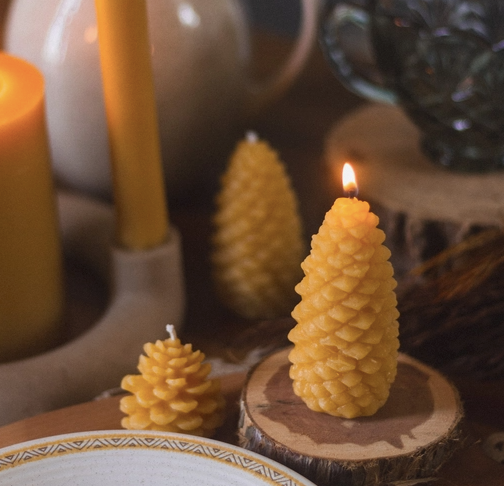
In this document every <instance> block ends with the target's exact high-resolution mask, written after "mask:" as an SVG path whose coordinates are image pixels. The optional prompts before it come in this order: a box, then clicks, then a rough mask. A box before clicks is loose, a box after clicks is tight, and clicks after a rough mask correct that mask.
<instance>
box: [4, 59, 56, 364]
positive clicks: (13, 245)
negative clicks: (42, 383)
mask: <svg viewBox="0 0 504 486" xmlns="http://www.w3.org/2000/svg"><path fill="white" fill-rule="evenodd" d="M53 189H54V188H53V180H52V174H51V165H50V159H49V149H48V142H47V133H46V125H45V112H44V79H43V77H42V74H41V73H40V72H39V71H38V70H37V69H36V68H35V67H34V66H32V65H30V64H28V63H26V62H25V61H22V60H21V59H17V58H14V57H12V56H9V55H7V54H5V53H0V235H1V236H0V360H1V361H7V360H10V359H15V358H20V357H23V356H26V355H28V354H32V353H35V352H37V351H40V350H43V349H44V348H46V347H47V346H48V345H49V344H50V343H51V342H52V341H53V340H54V338H55V334H56V330H57V326H58V324H59V321H60V316H61V311H62V307H63V285H62V261H61V248H60V241H59V234H58V231H59V230H58V221H57V213H56V201H55V196H54V191H53Z"/></svg>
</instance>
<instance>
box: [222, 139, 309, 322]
mask: <svg viewBox="0 0 504 486" xmlns="http://www.w3.org/2000/svg"><path fill="white" fill-rule="evenodd" d="M216 203H217V210H216V214H215V217H214V223H215V233H214V235H213V251H212V267H213V277H214V281H215V285H216V289H217V292H218V295H219V297H220V298H221V300H222V302H223V303H224V304H225V305H227V306H228V307H229V308H230V309H232V310H233V311H234V312H236V313H237V314H238V315H240V316H242V317H245V318H248V319H268V318H274V317H280V316H288V315H289V314H290V312H291V311H292V308H293V307H294V305H295V304H296V302H297V301H298V300H299V298H298V296H297V295H296V293H295V291H294V287H295V285H296V284H297V283H298V282H299V281H300V280H301V278H302V276H303V275H302V271H301V267H300V264H301V261H302V260H303V257H304V250H305V246H304V244H303V240H302V231H301V222H300V217H299V215H298V208H297V200H296V197H295V194H294V191H293V189H292V187H291V183H290V180H289V178H288V176H287V173H286V170H285V167H284V165H283V164H282V162H281V161H280V159H279V157H278V154H277V153H276V152H275V151H274V150H273V149H272V148H271V147H270V146H269V145H268V144H267V143H266V142H264V141H260V140H258V138H257V135H256V134H255V133H252V132H250V133H248V134H247V138H246V139H245V140H243V141H241V142H240V143H239V144H238V146H237V148H236V150H235V151H234V153H233V155H232V157H231V160H230V163H229V166H228V168H227V170H226V172H225V174H224V175H223V177H222V188H221V190H220V192H219V194H218V195H217V199H216Z"/></svg>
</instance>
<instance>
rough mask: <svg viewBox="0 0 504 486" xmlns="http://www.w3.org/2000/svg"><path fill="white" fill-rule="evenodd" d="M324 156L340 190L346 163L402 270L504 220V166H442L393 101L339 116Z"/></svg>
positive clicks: (397, 270) (370, 105) (365, 106)
mask: <svg viewBox="0 0 504 486" xmlns="http://www.w3.org/2000/svg"><path fill="white" fill-rule="evenodd" d="M325 158H326V160H327V162H328V164H329V166H330V168H331V172H332V174H333V179H334V187H335V190H336V191H337V193H338V194H341V190H340V187H341V170H342V166H343V163H344V162H351V163H352V165H353V167H354V169H355V171H356V173H357V180H358V184H359V198H360V199H365V200H367V201H369V202H370V204H371V209H372V210H373V211H374V212H375V213H376V214H377V215H378V216H379V217H380V227H381V228H382V229H383V230H384V231H385V233H386V234H387V242H386V244H387V246H388V247H389V248H390V250H391V251H392V256H393V259H394V260H393V264H394V268H395V270H396V274H398V275H401V274H403V273H405V272H407V271H408V270H410V269H411V268H413V267H414V266H416V265H418V264H419V263H422V262H424V261H425V260H427V259H428V258H430V257H432V256H434V255H435V254H437V253H438V252H439V251H441V250H443V249H445V248H446V247H448V246H450V245H453V244H456V243H459V242H460V241H462V240H463V239H464V238H465V237H466V236H467V235H469V234H471V233H473V232H474V231H475V230H478V229H481V228H486V227H502V226H503V224H504V171H493V172H489V173H484V174H478V173H463V172H456V171H450V170H447V169H444V168H443V167H441V166H439V165H436V164H434V163H432V162H431V161H430V160H429V159H428V158H427V157H426V156H425V155H424V154H423V153H422V151H421V148H420V132H419V130H418V129H417V128H416V126H415V125H414V124H413V123H412V122H411V121H410V120H409V119H408V118H407V116H406V115H405V114H404V113H403V112H402V110H400V109H399V108H397V107H394V106H390V105H381V104H368V105H364V106H363V107H362V108H359V109H358V110H356V111H354V112H352V113H351V114H350V115H348V116H347V117H346V118H345V119H343V120H341V121H340V122H339V123H337V124H336V125H335V126H334V127H333V128H332V130H331V131H330V132H329V134H328V136H327V139H326V146H325Z"/></svg>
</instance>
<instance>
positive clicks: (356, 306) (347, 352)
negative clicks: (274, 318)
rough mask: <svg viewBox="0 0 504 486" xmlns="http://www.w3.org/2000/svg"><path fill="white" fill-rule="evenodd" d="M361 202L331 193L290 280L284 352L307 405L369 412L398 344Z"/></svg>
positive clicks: (376, 232)
mask: <svg viewBox="0 0 504 486" xmlns="http://www.w3.org/2000/svg"><path fill="white" fill-rule="evenodd" d="M377 224H378V217H377V216H376V215H374V214H373V213H371V212H370V211H369V204H368V203H366V202H364V201H359V200H357V199H355V198H339V199H337V200H336V202H335V203H334V205H333V207H332V208H331V210H330V211H329V212H328V213H327V214H326V217H325V219H324V222H323V223H322V226H321V227H320V230H319V233H318V234H316V235H314V236H313V239H312V250H311V253H310V255H308V257H307V258H306V259H305V260H304V262H303V263H302V268H303V270H304V272H305V277H304V278H303V280H302V281H301V282H300V283H299V284H298V285H297V286H296V291H297V292H298V293H299V294H300V295H301V302H300V303H299V304H298V305H297V306H296V307H295V308H294V310H293V312H292V316H293V317H294V319H295V320H296V322H297V324H296V326H295V327H294V328H293V329H292V330H291V331H290V333H289V336H288V337H289V340H290V341H292V342H293V343H294V348H293V349H292V351H291V352H290V354H289V360H290V362H291V363H292V365H291V367H290V372H289V374H290V377H291V378H292V380H293V388H294V393H295V394H296V395H298V396H299V397H301V398H302V399H303V401H304V402H305V403H306V405H307V406H308V407H309V408H310V409H311V410H314V411H317V412H325V413H328V414H330V415H335V416H339V417H345V418H354V417H358V416H368V415H373V414H374V413H375V412H376V411H377V410H378V409H379V408H380V407H381V406H382V405H384V403H385V402H386V400H387V398H388V395H389V390H390V385H391V384H392V383H393V381H394V379H395V376H396V370H397V355H398V348H399V340H398V327H399V325H398V321H397V318H398V317H399V312H398V311H397V308H396V306H397V300H396V297H395V293H394V288H395V287H396V281H395V279H394V278H393V268H392V265H391V263H390V262H389V261H388V259H389V257H390V251H389V250H388V249H387V248H386V247H385V246H383V245H382V243H383V241H384V239H385V234H384V233H383V231H382V230H380V229H378V228H377V227H376V226H377Z"/></svg>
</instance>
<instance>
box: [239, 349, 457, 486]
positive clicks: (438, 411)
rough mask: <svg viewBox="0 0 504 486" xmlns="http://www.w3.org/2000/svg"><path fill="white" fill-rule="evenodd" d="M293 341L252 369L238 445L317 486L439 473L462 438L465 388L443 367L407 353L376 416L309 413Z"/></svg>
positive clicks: (357, 484) (374, 482)
mask: <svg viewBox="0 0 504 486" xmlns="http://www.w3.org/2000/svg"><path fill="white" fill-rule="evenodd" d="M290 349H291V348H290V347H289V348H286V349H283V350H281V351H279V352H276V353H274V354H272V355H270V356H268V357H267V358H265V359H264V360H263V361H261V362H260V363H259V364H258V365H257V366H256V367H254V368H253V369H252V370H251V371H250V373H249V375H248V377H247V380H246V383H245V386H244V389H243V392H242V397H241V400H240V422H239V424H240V425H239V443H240V445H241V446H242V447H245V448H246V449H249V450H252V451H255V452H258V453H259V454H262V455H264V456H267V457H269V458H271V459H273V460H276V461H278V462H280V463H282V464H284V465H286V466H287V467H290V468H291V469H293V470H295V471H297V472H299V473H300V474H302V475H304V476H305V477H307V478H308V479H310V480H311V481H313V482H314V483H315V484H317V485H318V486H329V485H332V486H368V485H369V486H370V485H373V486H376V485H378V484H392V483H393V484H401V482H403V481H404V484H416V483H413V482H410V483H408V482H407V481H411V480H414V479H419V478H435V477H436V472H437V470H438V469H439V468H440V467H441V465H442V464H443V463H444V462H445V461H446V460H447V459H448V458H449V457H450V456H451V454H452V452H454V451H455V450H457V449H458V448H459V447H460V446H461V443H462V442H463V441H462V440H461V439H462V436H463V434H462V431H461V428H462V427H461V420H462V416H463V412H462V406H461V402H460V398H459V394H458V392H457V390H456V389H455V388H454V386H453V385H452V384H451V383H450V382H448V381H447V380H446V379H445V378H444V377H443V376H441V374H439V373H438V372H437V371H435V370H433V369H432V368H429V367H428V366H425V365H424V364H422V363H420V362H418V361H416V360H414V359H412V358H410V357H408V356H406V355H403V354H401V355H400V358H399V362H398V373H397V378H396V381H395V382H394V384H393V385H392V387H391V390H390V396H389V399H388V401H387V403H386V404H385V405H384V406H383V407H382V408H381V409H380V410H379V411H378V412H377V413H376V414H375V415H373V416H372V417H361V418H356V419H351V420H348V419H343V418H339V417H333V416H331V415H328V414H324V413H318V412H313V411H311V410H310V409H309V408H308V407H307V406H306V405H305V404H304V402H303V401H302V400H301V399H300V398H298V397H297V396H296V395H294V392H293V391H292V381H291V379H290V378H289V367H290V362H289V361H288V357H287V356H288V353H289V351H290Z"/></svg>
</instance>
